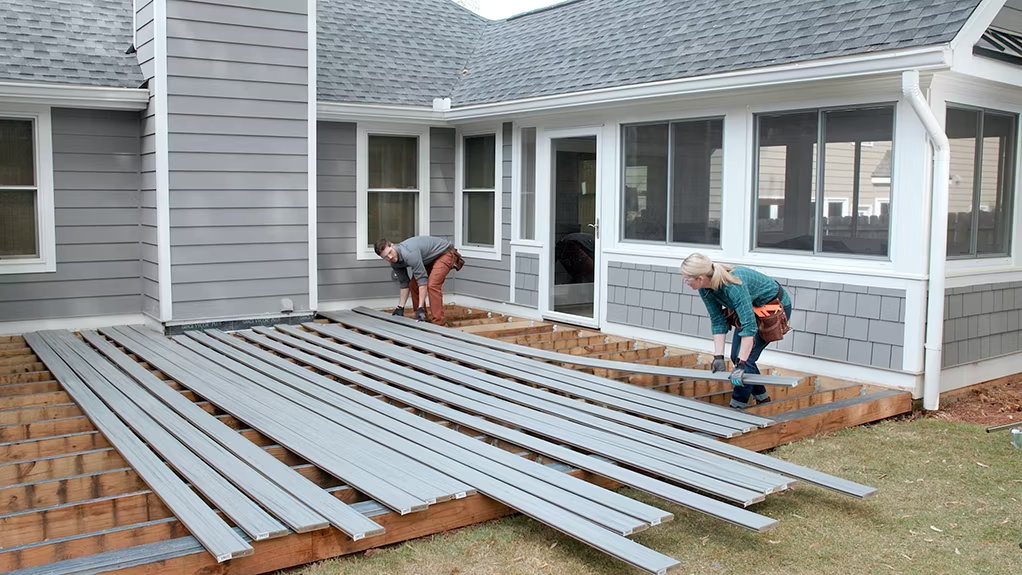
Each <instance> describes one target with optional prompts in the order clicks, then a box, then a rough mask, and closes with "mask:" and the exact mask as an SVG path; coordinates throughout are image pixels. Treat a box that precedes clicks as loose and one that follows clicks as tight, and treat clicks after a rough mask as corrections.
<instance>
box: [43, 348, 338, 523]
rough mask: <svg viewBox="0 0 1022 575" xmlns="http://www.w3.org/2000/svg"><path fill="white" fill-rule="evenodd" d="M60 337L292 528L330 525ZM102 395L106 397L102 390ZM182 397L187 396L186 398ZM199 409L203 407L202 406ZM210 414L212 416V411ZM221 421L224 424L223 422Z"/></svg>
mask: <svg viewBox="0 0 1022 575" xmlns="http://www.w3.org/2000/svg"><path fill="white" fill-rule="evenodd" d="M58 337H59V338H60V339H61V340H62V341H63V342H64V343H65V344H66V345H67V346H68V347H70V348H72V349H73V350H75V352H76V353H78V355H79V356H81V357H82V359H84V360H85V361H86V362H88V363H89V365H91V366H92V367H93V368H94V369H95V370H96V371H97V372H98V373H100V374H101V375H102V376H103V377H104V378H106V380H107V382H108V383H109V384H110V385H112V386H113V387H114V388H115V389H116V390H118V391H120V392H121V394H122V395H123V397H124V398H127V399H128V400H130V401H131V402H133V403H134V404H135V405H136V406H138V408H139V409H141V410H142V411H143V412H144V413H146V414H148V415H149V416H150V417H151V418H152V420H153V421H154V422H156V423H157V424H159V425H160V426H162V427H163V428H164V429H165V430H167V431H168V432H169V433H170V434H171V435H173V436H174V437H176V438H177V439H178V440H179V441H180V442H181V443H182V444H184V445H185V446H187V447H188V448H189V449H191V450H192V451H193V452H194V453H195V454H196V455H198V456H199V457H201V458H202V460H203V461H205V462H206V464H208V465H209V466H210V467H212V468H213V469H215V470H216V471H218V472H220V474H221V475H223V476H224V477H225V478H226V479H227V480H229V481H230V482H231V483H233V484H234V485H235V487H237V488H238V489H240V490H241V491H242V492H243V493H245V494H246V495H247V496H249V497H250V498H251V499H253V500H254V501H255V502H257V503H258V504H259V505H261V506H263V507H264V508H265V509H266V510H267V511H269V512H270V513H271V514H272V515H274V516H275V517H276V518H277V519H279V520H280V521H282V522H284V523H285V524H286V525H287V526H288V527H290V528H291V529H292V530H294V531H295V532H297V533H303V532H305V531H315V530H317V529H325V528H326V527H328V526H329V523H327V520H326V519H325V518H323V516H322V515H319V514H318V513H316V512H314V511H313V510H312V509H310V508H309V507H307V506H306V505H305V504H303V503H301V502H300V501H298V500H297V499H295V498H294V497H292V496H291V495H290V494H289V493H287V492H286V491H284V490H283V489H281V488H280V486H278V485H277V484H276V483H273V482H272V481H270V480H269V479H267V478H266V477H265V476H264V475H263V474H262V473H260V472H259V470H258V469H255V468H253V467H252V466H251V465H249V464H248V463H247V462H246V461H244V460H242V459H240V458H239V457H237V456H236V455H235V454H234V453H232V452H230V451H229V450H227V449H226V448H225V447H224V446H223V445H221V444H220V443H219V442H217V441H216V440H215V439H214V438H213V437H210V436H209V435H207V434H206V433H205V432H204V431H203V430H202V429H200V428H198V427H196V426H194V425H193V424H192V423H191V422H190V421H188V420H186V419H185V418H184V417H182V416H181V415H179V414H178V413H177V412H175V411H174V410H172V409H171V408H170V407H168V406H167V405H165V404H164V403H163V402H162V401H161V400H159V399H157V397H154V396H153V395H150V393H149V392H148V391H146V390H145V389H143V388H141V387H139V385H138V384H137V383H135V382H134V381H133V380H131V379H130V378H129V377H128V376H127V375H125V374H124V373H122V372H121V371H118V370H117V369H116V368H115V367H114V366H113V364H111V363H110V362H108V361H107V360H106V359H104V358H103V357H102V356H101V355H99V354H98V353H97V352H96V351H94V350H93V349H92V348H90V347H89V346H87V345H86V344H84V343H82V342H81V341H79V340H78V339H77V338H75V337H74V336H72V335H71V334H70V333H65V334H61V335H58ZM150 375H151V374H150ZM163 386H164V388H166V389H167V391H168V392H170V393H174V394H176V393H177V392H175V391H173V390H171V389H170V388H169V387H167V385H166V384H163ZM101 397H103V396H102V394H101ZM178 397H180V395H178ZM118 399H121V398H120V397H117V396H111V397H109V398H108V399H107V401H108V404H110V405H120V404H119V403H111V402H115V401H116V400H118ZM181 399H183V400H184V398H181ZM185 401H187V400H185ZM200 411H202V410H201V409H200ZM207 415H209V414H207ZM209 417H212V416H211V415H210V416H209ZM221 425H223V424H222V423H221ZM225 427H226V426H225ZM225 512H226V510H225Z"/></svg>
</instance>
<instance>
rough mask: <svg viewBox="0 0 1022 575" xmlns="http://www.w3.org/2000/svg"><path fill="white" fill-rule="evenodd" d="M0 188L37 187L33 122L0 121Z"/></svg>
mask: <svg viewBox="0 0 1022 575" xmlns="http://www.w3.org/2000/svg"><path fill="white" fill-rule="evenodd" d="M0 186H35V145H34V142H33V140H32V120H3V119H0Z"/></svg>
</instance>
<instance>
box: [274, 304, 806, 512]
mask: <svg viewBox="0 0 1022 575" xmlns="http://www.w3.org/2000/svg"><path fill="white" fill-rule="evenodd" d="M304 327H306V329H310V330H314V331H318V332H319V333H323V334H327V333H329V332H328V331H327V330H328V329H329V328H323V327H321V326H319V325H318V324H305V326H304ZM276 329H277V331H278V332H281V333H285V334H288V335H290V336H294V337H296V338H299V339H303V340H305V341H307V342H310V343H315V344H316V345H318V346H321V347H325V348H327V349H329V350H331V351H334V352H337V353H341V354H344V355H346V356H348V357H351V358H353V359H357V360H360V361H363V362H365V363H368V364H370V365H373V366H375V367H376V368H381V369H385V370H389V371H393V372H394V373H397V374H401V375H402V376H404V377H409V378H412V379H418V380H419V381H422V382H423V383H428V381H426V380H425V379H424V376H423V374H422V373H420V372H419V371H416V370H413V369H409V368H407V367H402V366H400V365H397V364H395V363H393V362H389V361H386V360H383V359H380V358H377V357H374V356H373V355H370V354H365V353H360V352H355V351H354V350H353V349H351V348H348V347H345V346H342V345H339V344H336V343H334V342H333V341H329V340H325V339H323V338H322V337H319V336H317V335H313V334H311V333H309V332H304V331H301V330H299V329H297V328H295V327H293V326H282V325H281V326H277V327H276ZM256 331H257V332H259V333H263V334H264V335H267V336H268V337H274V335H273V333H272V332H270V331H269V330H262V329H257V330H256ZM328 337H335V338H336V339H338V340H339V341H341V340H342V338H343V340H344V341H345V342H347V343H350V344H352V345H354V346H356V347H361V348H363V349H373V350H376V351H377V352H378V353H379V352H383V348H380V347H379V346H381V345H386V344H383V343H382V342H380V341H379V340H374V339H372V338H368V337H366V336H363V335H360V334H356V333H352V332H348V333H345V334H340V333H333V335H331V336H328ZM348 338H350V339H348ZM363 338H364V339H363ZM385 353H386V356H387V357H389V358H391V359H395V360H398V361H400V362H401V363H405V364H409V365H414V366H415V368H416V369H418V370H422V371H425V372H428V373H431V374H433V375H436V376H440V377H445V378H447V379H451V380H452V381H456V382H457V383H459V384H460V385H463V386H465V387H468V388H471V389H475V390H478V391H482V392H484V393H488V394H490V395H493V396H496V397H498V398H501V399H505V400H508V401H513V402H514V403H516V404H518V405H522V406H524V407H529V408H531V409H536V410H539V411H542V412H544V413H545V414H548V415H551V416H554V417H557V418H562V419H564V420H568V421H573V422H576V423H579V424H583V425H586V426H588V427H590V428H592V429H594V430H598V431H600V432H607V433H609V434H612V435H610V436H602V437H603V438H604V439H606V440H608V441H614V440H615V439H614V436H619V437H622V438H625V439H626V440H628V442H621V443H619V445H621V446H623V447H626V448H629V449H636V445H634V444H632V443H629V442H632V441H634V442H638V443H639V444H643V445H642V447H643V449H641V450H640V452H642V453H646V454H647V455H651V456H653V457H657V458H661V459H662V460H663V461H666V462H670V463H674V464H676V465H680V466H682V467H686V468H688V469H692V470H693V471H698V472H700V473H705V474H710V475H712V476H715V477H718V478H724V479H725V480H726V481H733V482H735V483H736V484H738V485H743V482H742V481H740V479H741V478H750V479H753V480H754V481H756V482H758V484H760V485H762V488H763V489H764V490H765V492H766V493H772V492H774V491H778V490H781V489H785V488H787V487H788V484H789V483H790V482H791V481H790V480H788V479H786V478H785V477H783V476H781V475H778V474H775V473H770V472H767V471H763V470H761V469H759V468H757V467H751V466H748V465H744V464H741V463H738V462H736V461H734V460H732V459H728V458H726V457H721V456H719V455H714V454H711V453H707V452H705V451H702V450H699V449H695V448H693V447H689V446H688V445H685V444H682V443H678V442H674V441H670V440H668V439H665V438H664V437H661V436H659V435H653V434H651V433H646V432H643V431H640V430H638V429H634V428H630V427H627V426H625V425H619V424H615V423H613V422H612V421H608V420H606V419H601V418H599V417H595V416H592V415H588V414H587V413H585V412H582V411H578V410H575V409H572V408H573V407H577V406H586V407H591V408H592V409H593V410H594V411H609V412H612V413H613V410H608V409H605V408H602V407H599V406H593V405H590V404H586V403H584V402H581V401H577V400H572V399H568V398H565V397H563V396H558V395H556V394H553V393H549V392H546V391H543V390H538V389H535V388H533V387H531V386H528V385H524V384H519V383H516V382H511V381H508V380H504V379H501V378H498V377H495V376H492V375H489V374H486V373H483V372H480V371H477V370H472V369H468V368H466V367H462V366H459V365H457V364H454V363H451V362H445V361H443V360H440V359H437V358H434V357H430V356H427V355H423V354H419V353H416V352H413V351H411V350H407V349H403V348H399V347H396V346H390V347H388V348H386V351H385ZM554 398H556V399H560V400H563V403H560V402H555V401H552V400H553V399H554ZM572 404H574V405H572ZM498 407H499V405H498ZM651 425H660V424H656V423H651ZM647 446H648V447H647ZM650 448H652V449H650ZM745 486H747V487H752V486H749V485H745ZM753 488H755V487H753Z"/></svg>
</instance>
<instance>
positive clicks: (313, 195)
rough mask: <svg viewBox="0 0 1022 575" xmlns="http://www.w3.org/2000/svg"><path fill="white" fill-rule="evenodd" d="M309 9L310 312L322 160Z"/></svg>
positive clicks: (312, 6)
mask: <svg viewBox="0 0 1022 575" xmlns="http://www.w3.org/2000/svg"><path fill="white" fill-rule="evenodd" d="M307 6H308V8H307V10H308V12H309V15H308V16H309V19H308V24H307V26H308V28H307V30H306V35H307V36H308V39H309V43H308V56H307V58H308V60H307V61H306V67H307V69H308V82H309V91H308V102H307V105H308V109H309V113H308V116H307V117H306V118H307V120H306V124H307V126H308V143H307V144H306V153H307V154H308V169H307V174H306V185H307V187H308V191H309V196H308V198H309V199H308V208H307V210H308V218H309V219H308V222H309V223H308V226H309V246H308V249H309V309H310V310H316V309H317V308H318V307H319V236H318V233H319V232H318V221H319V214H318V209H317V208H318V200H317V192H318V186H317V183H316V180H317V178H316V176H317V173H318V172H317V161H318V160H319V149H318V146H317V141H318V136H317V132H318V129H319V122H318V121H317V120H316V114H317V100H316V96H317V94H316V75H317V73H318V67H317V66H316V0H308V4H307Z"/></svg>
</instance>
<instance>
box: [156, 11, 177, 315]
mask: <svg viewBox="0 0 1022 575" xmlns="http://www.w3.org/2000/svg"><path fill="white" fill-rule="evenodd" d="M153 9H154V11H153V35H154V40H155V43H156V46H155V57H154V61H155V74H154V77H153V82H152V84H155V86H152V89H153V96H154V98H153V106H154V110H153V112H154V119H155V120H156V133H155V140H156V142H155V147H156V242H157V255H158V257H159V259H160V261H159V263H158V269H159V276H160V277H159V286H160V318H159V319H160V321H162V322H169V321H171V320H172V319H173V318H174V294H173V283H172V281H171V277H170V274H171V260H170V135H169V132H170V118H169V112H168V110H167V92H168V90H167V3H166V2H162V1H159V0H156V1H155V2H154V3H153Z"/></svg>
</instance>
